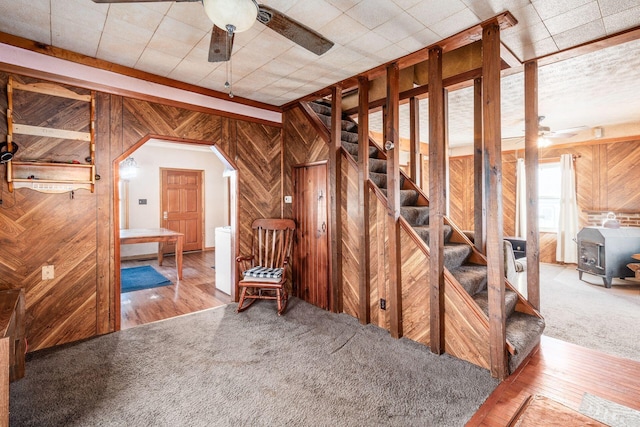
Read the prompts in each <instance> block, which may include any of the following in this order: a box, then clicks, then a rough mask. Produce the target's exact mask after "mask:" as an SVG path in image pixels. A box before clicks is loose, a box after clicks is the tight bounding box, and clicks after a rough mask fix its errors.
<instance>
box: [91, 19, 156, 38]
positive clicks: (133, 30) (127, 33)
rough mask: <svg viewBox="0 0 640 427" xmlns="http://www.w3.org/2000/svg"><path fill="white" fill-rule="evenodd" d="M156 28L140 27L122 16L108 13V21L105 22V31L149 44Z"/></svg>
mask: <svg viewBox="0 0 640 427" xmlns="http://www.w3.org/2000/svg"><path fill="white" fill-rule="evenodd" d="M154 31H155V29H154V30H148V29H145V28H140V27H138V26H136V25H135V24H131V23H129V22H127V21H124V20H122V19H120V18H116V17H115V16H114V15H112V14H109V15H107V22H105V24H104V33H105V34H111V35H113V36H116V37H119V38H122V39H125V40H131V41H132V42H134V43H144V44H147V43H148V42H149V40H151V37H152V36H153V33H154Z"/></svg>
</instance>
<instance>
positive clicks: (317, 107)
mask: <svg viewBox="0 0 640 427" xmlns="http://www.w3.org/2000/svg"><path fill="white" fill-rule="evenodd" d="M309 107H311V109H312V110H313V111H315V112H316V113H318V115H325V116H331V106H330V105H325V104H321V103H319V102H310V103H309Z"/></svg>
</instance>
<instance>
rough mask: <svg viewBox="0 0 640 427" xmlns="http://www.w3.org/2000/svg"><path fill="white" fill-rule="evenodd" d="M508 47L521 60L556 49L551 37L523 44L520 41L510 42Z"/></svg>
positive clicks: (546, 53)
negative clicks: (516, 42)
mask: <svg viewBox="0 0 640 427" xmlns="http://www.w3.org/2000/svg"><path fill="white" fill-rule="evenodd" d="M508 47H509V49H510V50H511V51H512V52H513V54H514V55H516V56H517V57H518V59H520V60H521V61H524V60H528V59H532V58H536V57H538V56H542V55H548V54H550V53H553V52H557V51H558V46H557V45H556V42H555V41H554V40H553V38H551V37H549V38H546V39H542V40H538V41H536V42H535V43H527V44H524V43H522V42H521V43H518V44H510V45H508Z"/></svg>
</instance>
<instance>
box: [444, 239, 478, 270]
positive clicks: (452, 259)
mask: <svg viewBox="0 0 640 427" xmlns="http://www.w3.org/2000/svg"><path fill="white" fill-rule="evenodd" d="M443 249H444V266H445V267H446V269H447V270H449V271H451V270H453V269H455V268H458V267H460V266H461V265H462V264H464V263H465V261H466V260H467V258H469V255H471V246H469V245H465V244H464V243H447V244H445V245H444V248H443Z"/></svg>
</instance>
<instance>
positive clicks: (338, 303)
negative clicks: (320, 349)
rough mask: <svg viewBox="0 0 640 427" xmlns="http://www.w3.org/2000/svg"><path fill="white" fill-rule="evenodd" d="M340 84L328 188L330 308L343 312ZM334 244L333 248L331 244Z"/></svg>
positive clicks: (333, 106) (333, 115)
mask: <svg viewBox="0 0 640 427" xmlns="http://www.w3.org/2000/svg"><path fill="white" fill-rule="evenodd" d="M341 129H342V87H341V86H339V85H336V86H334V87H333V88H332V92H331V144H330V146H331V148H330V150H329V188H330V189H331V209H330V215H331V240H330V242H329V246H330V247H329V251H330V253H331V265H330V266H329V269H330V271H331V291H330V294H331V311H333V312H334V313H342V215H341V212H342V168H341V166H340V162H341V159H342V135H341ZM331 246H333V247H331Z"/></svg>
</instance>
